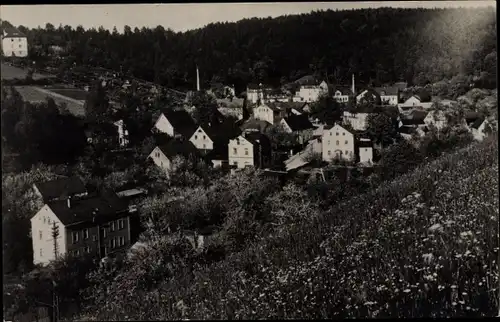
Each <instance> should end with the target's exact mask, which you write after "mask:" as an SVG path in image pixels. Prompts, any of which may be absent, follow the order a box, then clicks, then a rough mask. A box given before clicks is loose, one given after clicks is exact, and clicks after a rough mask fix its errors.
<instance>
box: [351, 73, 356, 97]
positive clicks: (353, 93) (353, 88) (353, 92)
mask: <svg viewBox="0 0 500 322" xmlns="http://www.w3.org/2000/svg"><path fill="white" fill-rule="evenodd" d="M351 91H352V95H356V92H355V87H354V74H352V88H351Z"/></svg>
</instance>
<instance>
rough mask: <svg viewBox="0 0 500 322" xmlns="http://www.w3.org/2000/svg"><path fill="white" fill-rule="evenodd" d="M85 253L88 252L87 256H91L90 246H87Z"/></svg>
mask: <svg viewBox="0 0 500 322" xmlns="http://www.w3.org/2000/svg"><path fill="white" fill-rule="evenodd" d="M85 252H86V253H87V254H89V253H90V246H85Z"/></svg>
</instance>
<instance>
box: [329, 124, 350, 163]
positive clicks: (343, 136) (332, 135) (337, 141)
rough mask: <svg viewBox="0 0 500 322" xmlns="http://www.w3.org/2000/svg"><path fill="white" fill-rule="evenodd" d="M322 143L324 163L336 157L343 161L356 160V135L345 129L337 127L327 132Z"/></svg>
mask: <svg viewBox="0 0 500 322" xmlns="http://www.w3.org/2000/svg"><path fill="white" fill-rule="evenodd" d="M321 141H322V142H321V144H322V155H323V160H324V161H331V160H333V159H334V158H335V157H339V158H341V159H343V160H352V159H354V157H355V153H354V135H353V134H352V133H350V132H349V131H347V130H346V129H344V128H343V127H341V126H339V125H335V126H334V127H333V128H331V129H329V130H325V131H324V132H323V136H322V139H321Z"/></svg>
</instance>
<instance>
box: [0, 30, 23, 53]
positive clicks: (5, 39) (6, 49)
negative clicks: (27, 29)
mask: <svg viewBox="0 0 500 322" xmlns="http://www.w3.org/2000/svg"><path fill="white" fill-rule="evenodd" d="M2 52H3V55H4V56H5V57H27V56H28V38H26V35H24V34H23V33H22V32H20V31H19V30H17V29H16V28H5V29H4V30H3V33H2Z"/></svg>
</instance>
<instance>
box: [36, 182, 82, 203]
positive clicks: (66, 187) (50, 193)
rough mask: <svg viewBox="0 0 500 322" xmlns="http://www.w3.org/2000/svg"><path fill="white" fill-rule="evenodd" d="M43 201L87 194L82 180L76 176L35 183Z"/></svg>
mask: <svg viewBox="0 0 500 322" xmlns="http://www.w3.org/2000/svg"><path fill="white" fill-rule="evenodd" d="M35 186H36V188H37V189H38V191H39V192H40V194H41V195H42V198H43V200H44V201H49V200H52V199H54V198H59V197H63V196H72V195H76V194H83V193H87V188H86V187H85V184H84V183H83V182H82V180H81V179H80V178H78V177H76V176H73V177H69V178H60V179H56V180H51V181H45V182H38V183H35Z"/></svg>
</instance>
